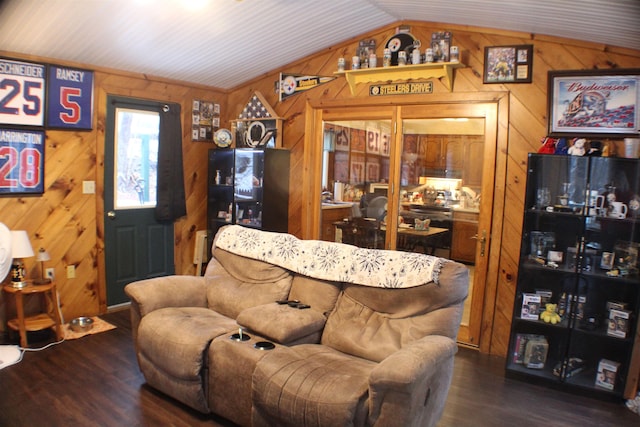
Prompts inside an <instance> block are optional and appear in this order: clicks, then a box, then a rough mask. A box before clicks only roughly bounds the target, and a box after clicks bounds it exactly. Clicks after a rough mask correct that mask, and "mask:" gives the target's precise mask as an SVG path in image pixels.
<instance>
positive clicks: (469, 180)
mask: <svg viewBox="0 0 640 427" xmlns="http://www.w3.org/2000/svg"><path fill="white" fill-rule="evenodd" d="M419 144H420V146H419V148H418V150H419V156H420V157H419V159H418V165H420V168H421V170H420V171H419V173H420V175H421V176H438V177H443V178H462V180H463V183H464V185H465V186H467V187H476V188H479V187H480V186H481V185H482V161H480V159H482V157H483V156H484V137H482V136H476V135H420V137H419Z"/></svg>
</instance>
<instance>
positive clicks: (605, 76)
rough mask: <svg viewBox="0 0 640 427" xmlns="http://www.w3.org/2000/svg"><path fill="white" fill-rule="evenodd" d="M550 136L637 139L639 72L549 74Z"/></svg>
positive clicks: (548, 115) (613, 71)
mask: <svg viewBox="0 0 640 427" xmlns="http://www.w3.org/2000/svg"><path fill="white" fill-rule="evenodd" d="M547 97H548V99H547V101H548V106H547V117H548V118H549V135H550V136H576V135H580V136H584V137H602V136H605V135H610V136H618V137H622V136H637V135H638V134H639V131H640V125H639V122H640V120H639V119H640V114H639V113H640V112H639V111H638V102H639V97H640V69H615V70H577V71H573V70H561V71H549V73H548V89H547Z"/></svg>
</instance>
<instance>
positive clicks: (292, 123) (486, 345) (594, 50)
mask: <svg viewBox="0 0 640 427" xmlns="http://www.w3.org/2000/svg"><path fill="white" fill-rule="evenodd" d="M403 24H407V25H410V26H411V33H412V34H413V35H414V36H415V37H416V38H417V39H419V40H421V41H422V42H423V44H424V43H426V42H427V41H428V40H430V38H431V33H432V32H434V31H445V30H448V31H452V33H453V43H452V44H454V45H457V46H458V47H459V49H460V52H461V62H463V63H464V64H466V65H467V67H466V68H463V69H458V70H456V71H455V76H454V85H453V92H454V93H455V94H457V95H460V94H464V93H477V92H481V91H508V92H509V123H508V135H509V141H508V153H507V158H508V161H507V170H506V176H503V177H502V179H503V180H504V181H505V182H503V183H502V184H503V185H504V186H506V188H507V191H506V197H505V200H504V201H500V202H503V203H504V204H505V215H504V219H503V228H504V229H503V235H504V236H506V237H505V238H504V239H503V244H502V247H501V250H500V253H499V255H498V263H496V265H495V266H494V267H495V268H497V269H498V271H497V272H495V274H494V275H493V276H494V277H498V279H497V281H494V282H495V283H489V284H488V285H487V290H486V298H485V301H486V306H487V307H489V309H488V311H487V310H485V314H484V317H485V318H484V319H483V331H482V333H483V335H482V337H481V348H483V349H488V350H487V351H490V352H491V353H494V354H500V355H506V353H507V346H508V339H509V330H510V325H511V312H512V307H513V301H514V297H515V279H516V277H517V264H518V261H517V254H518V253H519V243H520V242H519V236H520V234H521V227H522V214H523V202H524V200H523V197H524V186H525V180H526V173H525V172H526V171H525V166H526V160H527V154H528V153H530V152H535V151H537V149H538V147H539V145H540V139H541V138H542V137H544V136H545V135H546V129H547V117H546V108H547V71H549V70H561V69H567V70H581V69H592V68H602V69H609V68H638V67H640V52H638V51H630V50H627V49H620V48H614V47H611V46H604V45H595V44H591V43H584V42H580V41H576V40H564V39H558V38H554V37H547V36H539V35H532V34H524V33H517V32H507V31H499V30H490V29H485V28H470V27H465V26H456V25H443V24H433V23H425V22H405V23H403ZM395 32H396V27H395V26H388V27H384V28H380V29H377V30H374V31H371V32H369V33H367V34H363V35H362V36H360V37H358V38H357V39H352V40H348V41H346V42H345V43H342V44H340V45H336V46H333V47H331V48H329V49H327V50H325V51H322V52H318V53H316V54H315V55H312V56H310V57H307V58H303V59H301V60H299V61H294V62H292V63H290V64H289V65H287V66H284V67H282V68H281V69H279V70H274V72H272V73H269V74H267V75H265V76H263V77H261V78H259V79H256V80H254V81H252V82H249V83H247V84H246V85H242V86H241V87H238V88H236V89H235V90H234V91H232V92H231V93H230V94H229V110H230V111H231V112H232V113H233V111H234V110H237V111H238V112H239V111H240V108H241V106H242V104H243V103H244V102H245V100H246V99H247V98H248V97H249V95H250V94H251V93H253V92H254V91H256V90H259V91H260V92H262V94H263V95H265V97H266V98H267V99H268V101H269V102H270V104H271V105H272V106H273V107H274V108H275V110H276V111H277V113H278V114H279V115H280V116H281V117H284V119H285V126H284V139H283V141H284V146H285V147H286V148H288V149H290V150H291V153H292V156H291V162H292V165H291V166H292V167H291V170H292V172H291V175H292V179H291V183H292V188H291V196H290V206H289V209H290V219H289V229H290V232H292V233H294V234H298V235H300V234H301V232H302V225H301V224H302V220H301V219H302V218H303V217H305V216H307V215H309V213H308V212H305V211H304V209H303V207H302V200H301V199H302V194H303V192H304V191H307V190H308V189H305V188H302V187H301V186H300V185H296V183H300V182H302V176H303V174H304V173H305V170H304V168H303V166H304V165H303V154H304V147H303V145H304V144H303V141H304V131H305V126H304V125H305V123H304V122H305V107H306V103H307V101H308V100H334V99H337V100H339V99H344V100H350V99H353V98H354V96H352V95H351V93H350V91H349V87H348V86H347V84H346V81H345V79H344V78H338V79H336V80H334V81H332V82H330V83H327V84H324V85H321V86H319V87H317V88H314V89H311V90H309V91H306V92H303V93H300V94H298V95H295V96H293V97H290V98H288V99H286V100H284V101H283V102H278V98H277V95H276V94H275V93H274V91H273V87H274V82H275V81H277V80H278V73H279V72H287V73H298V74H310V75H322V76H332V75H333V73H334V72H335V71H336V69H337V63H338V58H339V57H341V56H344V57H345V58H351V56H352V55H353V54H354V53H355V51H356V47H357V44H358V41H359V40H361V39H375V40H376V44H377V46H379V48H378V49H377V54H378V56H379V57H380V56H381V52H382V48H381V46H384V44H385V43H386V41H387V40H388V39H389V38H390V37H391V36H392V35H393V34H395ZM517 44H532V45H533V46H534V57H533V81H532V83H531V84H490V85H485V84H483V83H482V74H483V64H484V48H485V46H500V45H517ZM447 93H448V91H447V89H446V88H445V86H444V85H443V84H442V83H440V82H435V83H434V94H439V95H440V94H444V96H445V97H446V94H447ZM408 96H412V97H415V98H416V99H420V100H424V102H425V103H428V102H429V99H430V96H433V95H408ZM367 97H368V85H366V84H363V85H359V86H358V89H357V93H356V95H355V98H361V99H365V98H367ZM503 175H504V174H503ZM492 307H495V310H492Z"/></svg>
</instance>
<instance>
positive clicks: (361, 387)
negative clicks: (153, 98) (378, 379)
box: [252, 344, 376, 427]
mask: <svg viewBox="0 0 640 427" xmlns="http://www.w3.org/2000/svg"><path fill="white" fill-rule="evenodd" d="M375 366H376V364H375V363H373V362H369V361H366V360H363V359H358V358H354V357H350V356H347V355H345V354H342V353H340V352H338V351H335V350H333V349H331V348H328V347H325V346H321V345H316V344H302V345H298V346H295V347H278V348H277V349H276V351H273V352H272V353H268V354H267V355H265V357H263V358H262V359H261V360H260V361H259V362H258V364H257V366H256V369H255V371H254V373H253V381H252V400H253V405H254V410H253V419H252V425H254V426H259V425H277V426H295V427H298V426H348V425H365V421H366V417H367V413H368V409H367V405H366V401H367V399H368V377H369V373H370V372H371V370H372V369H373V368H374V367H375Z"/></svg>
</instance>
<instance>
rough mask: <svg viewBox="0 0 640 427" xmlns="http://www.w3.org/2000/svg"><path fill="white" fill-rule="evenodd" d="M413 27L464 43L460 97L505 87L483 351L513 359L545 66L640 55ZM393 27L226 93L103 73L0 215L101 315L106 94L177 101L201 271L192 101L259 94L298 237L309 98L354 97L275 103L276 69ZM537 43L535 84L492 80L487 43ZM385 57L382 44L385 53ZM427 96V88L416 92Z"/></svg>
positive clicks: (198, 146)
mask: <svg viewBox="0 0 640 427" xmlns="http://www.w3.org/2000/svg"><path fill="white" fill-rule="evenodd" d="M403 24H407V25H410V26H411V33H412V34H413V35H414V36H415V37H416V38H418V39H420V40H422V41H423V42H426V41H427V40H429V39H430V37H431V33H432V32H434V31H443V30H449V31H452V32H453V44H455V45H457V46H459V49H460V51H461V62H463V63H464V64H466V65H467V67H466V68H464V69H458V70H457V71H456V72H455V79H454V89H453V91H454V93H455V94H456V95H457V96H460V95H461V94H471V93H477V92H481V91H494V92H495V91H508V92H509V94H510V95H509V117H510V118H509V123H508V133H509V144H508V153H507V156H508V161H507V170H506V176H505V177H503V179H504V180H505V182H504V183H503V184H504V185H505V186H506V188H507V191H506V197H505V200H504V201H502V202H503V203H504V204H505V206H506V209H505V215H504V225H503V227H504V230H503V234H504V235H505V236H508V238H505V239H503V244H502V247H501V250H500V254H499V266H498V267H497V268H498V271H497V274H498V276H497V277H498V279H497V280H496V281H495V283H489V284H488V288H487V292H486V295H487V297H486V298H487V299H486V300H487V306H488V307H495V310H490V311H488V312H485V319H484V321H483V327H484V329H483V335H482V337H481V340H482V341H483V342H484V343H485V345H484V346H483V347H484V348H487V349H489V350H490V352H492V353H494V354H501V355H505V354H506V352H507V344H508V334H509V329H510V322H511V310H512V306H513V300H514V296H515V295H514V289H515V278H516V277H517V259H516V258H515V257H514V255H515V254H517V253H518V251H519V236H520V232H521V222H522V213H523V196H524V185H525V178H526V174H525V164H526V158H527V153H529V152H535V151H536V150H537V149H538V146H539V143H540V139H541V138H542V137H543V136H545V135H546V126H547V125H546V120H547V118H546V102H547V71H549V70H560V69H574V70H580V69H592V68H604V69H609V68H638V67H640V52H638V51H632V50H628V49H622V48H615V47H612V46H605V45H596V44H592V43H584V42H580V41H576V40H564V39H558V38H554V37H547V36H540V35H532V34H524V33H517V32H510V31H509V32H507V31H500V30H491V29H486V28H471V27H466V26H459V25H444V24H435V23H425V22H404V23H403ZM395 32H396V27H395V26H387V27H383V28H379V29H376V30H373V31H371V32H369V33H367V34H363V35H361V36H360V37H357V38H354V39H352V40H347V41H345V42H344V43H341V44H339V45H336V46H332V47H330V48H328V49H326V50H324V51H321V52H317V53H316V54H314V55H311V56H309V57H306V58H301V59H298V60H294V58H292V62H291V63H290V64H288V65H286V66H283V67H282V68H281V69H278V70H274V71H273V72H270V73H267V74H265V75H264V76H261V77H260V78H258V79H255V80H253V81H251V82H248V83H247V84H244V85H241V86H239V87H237V88H235V89H234V90H232V91H229V92H228V93H226V92H224V91H220V90H217V89H215V88H206V87H199V86H196V85H189V84H185V83H178V82H171V81H165V80H162V79H154V78H150V77H148V76H145V75H139V74H131V73H123V72H119V71H115V70H96V76H95V77H96V84H95V91H96V92H95V118H94V129H93V131H90V132H69V131H48V132H47V142H46V153H45V193H44V195H42V196H40V197H0V222H3V223H5V224H6V225H7V226H8V227H9V228H12V229H25V230H27V231H28V232H29V235H30V237H31V241H32V245H33V247H34V249H35V250H37V249H38V248H39V247H44V248H46V249H47V250H48V251H49V252H50V253H51V255H52V260H51V261H49V262H47V265H46V266H47V267H54V268H55V273H56V277H57V282H58V286H59V289H60V294H61V301H62V307H63V314H64V316H65V318H67V319H70V318H72V317H75V316H77V315H87V314H88V315H93V314H97V313H101V312H104V311H105V310H106V305H105V290H104V269H103V254H102V250H103V245H104V240H103V237H102V236H103V228H102V226H103V220H102V218H104V212H103V207H102V206H103V202H102V201H103V198H102V190H103V188H104V186H103V176H102V174H103V167H102V164H103V159H104V153H103V147H104V123H105V111H106V96H107V94H116V95H123V96H131V97H137V98H145V99H153V100H159V101H171V102H178V103H181V104H182V110H183V153H184V161H185V187H186V192H187V212H188V215H187V217H185V218H183V219H180V220H179V221H178V222H177V223H176V228H175V235H176V272H178V273H181V274H193V272H194V267H193V265H192V264H191V262H192V255H193V245H194V237H195V232H196V230H199V229H203V228H204V227H205V226H206V192H205V183H206V173H207V170H206V160H205V159H206V151H207V149H208V148H210V147H211V145H210V144H206V143H196V142H192V141H191V138H190V115H189V114H188V111H189V109H190V108H191V100H192V99H194V98H201V99H213V100H215V101H216V102H219V103H220V104H221V106H222V117H221V119H222V123H223V125H224V126H227V127H228V126H229V124H228V120H229V119H233V118H235V117H237V115H238V114H239V113H240V111H241V110H242V107H243V106H244V104H245V103H246V102H247V100H248V99H249V97H250V96H251V95H252V94H253V92H255V91H256V90H258V91H260V92H261V93H262V94H263V95H264V96H265V98H267V100H268V102H269V103H270V105H271V106H272V107H274V109H275V110H276V112H277V113H278V115H279V116H280V117H283V118H284V119H285V122H284V133H283V141H284V146H285V148H288V149H290V150H291V154H292V155H291V190H290V198H289V217H290V218H289V231H290V232H291V233H293V234H296V235H301V232H302V218H303V216H305V215H308V214H309V213H308V212H305V211H304V210H303V207H302V195H303V192H304V191H307V189H304V188H302V186H301V185H300V183H301V182H302V176H303V175H304V173H305V170H304V164H303V157H304V136H305V135H304V132H305V111H306V103H307V101H308V100H333V99H338V100H340V99H345V100H348V99H353V98H354V96H352V95H351V93H350V90H349V88H348V86H347V84H346V82H345V80H344V78H338V79H336V80H334V81H332V82H330V83H327V84H324V85H321V86H319V87H317V88H314V89H311V90H309V91H307V92H303V93H301V94H298V95H295V96H293V97H290V98H288V99H286V100H285V101H283V102H278V97H277V95H276V94H275V93H274V90H273V88H274V82H275V81H277V80H278V74H279V73H280V72H288V73H300V74H310V75H323V76H332V75H333V72H334V71H335V70H336V67H337V62H338V58H339V57H341V56H344V57H346V58H350V57H351V56H352V55H353V53H354V52H355V50H356V46H357V44H358V41H359V40H361V39H375V40H376V42H377V45H378V46H383V45H384V44H385V43H386V41H387V40H388V39H389V37H391V36H392V35H393V34H395ZM513 44H533V45H534V58H533V82H532V83H531V84H505V85H502V84H499V85H495V84H492V85H484V84H483V83H482V66H483V63H484V47H485V46H499V45H513ZM0 55H2V56H5V57H13V58H17V59H25V60H36V61H41V62H51V63H57V64H60V65H69V66H78V67H82V68H89V69H91V68H92V67H90V66H87V65H85V64H69V63H66V64H65V63H63V62H60V61H49V60H46V59H43V58H34V57H28V56H24V55H15V54H11V53H10V52H1V51H0ZM378 56H381V50H380V48H379V50H378ZM367 88H368V86H367V85H361V86H360V87H359V88H358V92H357V94H356V95H355V98H360V99H366V98H367V97H368V93H367ZM447 93H448V91H447V89H446V88H445V87H444V86H443V85H442V83H439V82H435V83H434V94H438V95H439V96H440V95H442V96H446V94H447ZM412 96H413V97H415V98H416V99H419V100H420V101H424V102H425V103H428V102H429V97H430V95H412ZM84 180H94V181H96V183H97V192H96V194H95V195H85V194H82V181H84ZM70 264H73V265H75V266H76V269H77V273H76V274H77V275H76V278H75V279H66V278H65V269H66V266H67V265H70ZM27 269H28V270H29V275H30V276H32V277H35V276H37V275H38V274H39V266H37V265H36V263H35V261H34V260H33V259H31V260H27ZM5 309H6V304H5V303H4V301H3V300H0V318H4V313H3V311H5Z"/></svg>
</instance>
